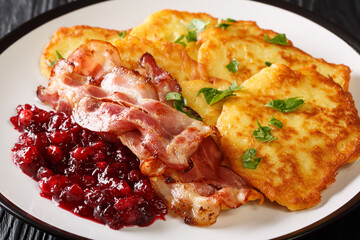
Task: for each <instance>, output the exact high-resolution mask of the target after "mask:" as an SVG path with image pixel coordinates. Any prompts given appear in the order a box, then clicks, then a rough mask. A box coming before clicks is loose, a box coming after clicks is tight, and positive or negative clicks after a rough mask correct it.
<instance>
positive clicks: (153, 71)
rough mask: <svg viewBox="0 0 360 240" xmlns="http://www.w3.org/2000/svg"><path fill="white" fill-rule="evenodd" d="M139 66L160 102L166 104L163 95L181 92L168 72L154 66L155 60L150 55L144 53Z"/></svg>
mask: <svg viewBox="0 0 360 240" xmlns="http://www.w3.org/2000/svg"><path fill="white" fill-rule="evenodd" d="M139 65H140V69H141V68H142V69H144V71H142V72H143V73H144V75H145V76H147V77H149V78H150V80H151V82H152V83H153V84H154V86H155V87H156V91H157V93H158V94H159V99H160V101H162V102H166V99H165V95H166V94H167V93H168V92H180V91H181V87H180V85H179V83H178V82H177V81H176V80H175V79H174V78H173V77H171V75H170V74H169V73H168V72H166V71H164V70H163V69H162V68H159V67H158V65H156V62H155V59H154V57H153V56H152V55H151V54H149V53H144V55H143V56H142V57H141V58H140V61H139Z"/></svg>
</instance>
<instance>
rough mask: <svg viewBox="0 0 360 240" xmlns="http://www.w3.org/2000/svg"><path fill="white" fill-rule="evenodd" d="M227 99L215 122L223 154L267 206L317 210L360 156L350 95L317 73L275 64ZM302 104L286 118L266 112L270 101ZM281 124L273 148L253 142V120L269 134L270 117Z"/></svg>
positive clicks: (359, 134)
mask: <svg viewBox="0 0 360 240" xmlns="http://www.w3.org/2000/svg"><path fill="white" fill-rule="evenodd" d="M243 87H244V88H243V89H242V90H240V91H238V92H237V96H236V97H231V98H229V99H228V100H227V101H226V102H225V103H224V105H223V110H222V112H221V115H220V116H219V119H218V121H217V127H218V129H219V131H220V133H221V147H222V149H223V151H224V153H225V154H226V155H227V157H228V158H229V159H230V161H231V164H232V167H233V169H234V171H236V172H237V173H239V175H240V176H242V177H243V178H244V179H245V180H246V181H247V182H248V183H250V184H251V185H252V186H253V187H255V188H257V189H259V190H260V191H261V192H262V193H263V194H264V195H265V196H266V197H267V198H268V199H270V200H271V201H276V202H278V203H279V204H281V205H284V206H286V207H287V208H288V209H290V210H300V209H304V208H309V207H311V206H314V205H315V204H317V203H319V201H320V199H321V191H322V190H324V189H325V188H326V187H327V186H328V185H329V184H331V183H332V182H334V181H335V176H336V172H337V171H338V169H339V168H340V167H341V166H343V165H344V164H345V163H348V162H351V161H354V160H356V159H357V158H358V157H359V153H360V119H359V117H358V112H357V110H356V108H355V105H354V102H353V99H352V97H351V94H350V93H348V92H345V91H344V90H343V89H342V88H341V87H340V86H339V85H338V84H336V83H335V82H334V81H333V80H332V79H331V78H326V77H324V76H322V75H321V74H319V73H318V72H317V71H316V69H315V66H309V67H306V68H302V69H299V70H297V71H293V70H291V69H290V68H288V67H287V66H285V65H283V64H273V65H272V66H271V67H268V68H265V69H263V70H262V71H260V72H259V73H258V74H256V75H254V76H253V77H251V78H250V79H248V80H247V81H245V82H244V83H243ZM298 96H299V97H302V99H303V100H304V101H305V104H304V105H302V106H301V107H300V108H299V109H297V110H295V111H294V112H289V113H283V112H280V111H278V110H276V109H274V108H270V107H265V106H264V105H265V104H267V103H268V102H269V101H271V100H275V99H286V98H292V97H298ZM272 116H273V117H275V118H276V119H278V120H280V121H281V122H282V123H283V128H282V129H279V128H277V127H275V126H272V125H271V126H270V127H271V128H272V130H271V134H272V135H273V136H274V137H276V138H278V139H277V140H273V141H271V142H269V143H265V142H260V141H259V140H256V139H255V137H254V136H253V134H252V133H253V131H254V130H256V129H258V125H257V122H256V120H258V121H259V123H260V124H261V125H262V126H268V121H269V119H270V118H271V117H272ZM249 148H256V149H257V155H256V158H258V157H259V158H261V161H260V163H259V164H258V166H257V167H256V169H249V168H244V167H243V159H242V157H243V155H244V153H245V151H246V150H247V149H249Z"/></svg>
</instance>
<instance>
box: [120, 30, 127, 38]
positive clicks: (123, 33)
mask: <svg viewBox="0 0 360 240" xmlns="http://www.w3.org/2000/svg"><path fill="white" fill-rule="evenodd" d="M119 36H120V37H121V39H124V38H125V36H126V31H122V32H121V33H119Z"/></svg>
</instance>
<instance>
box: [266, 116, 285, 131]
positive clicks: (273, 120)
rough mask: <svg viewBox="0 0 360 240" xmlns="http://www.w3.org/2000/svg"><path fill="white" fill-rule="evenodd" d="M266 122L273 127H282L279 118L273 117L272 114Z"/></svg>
mask: <svg viewBox="0 0 360 240" xmlns="http://www.w3.org/2000/svg"><path fill="white" fill-rule="evenodd" d="M268 124H269V125H273V126H275V127H278V128H280V129H282V128H283V124H282V122H281V121H280V120H278V119H276V118H274V117H273V116H271V118H270V120H269V121H268Z"/></svg>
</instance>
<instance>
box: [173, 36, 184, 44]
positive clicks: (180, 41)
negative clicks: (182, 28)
mask: <svg viewBox="0 0 360 240" xmlns="http://www.w3.org/2000/svg"><path fill="white" fill-rule="evenodd" d="M184 37H185V36H184V35H181V36H180V37H178V38H177V39H176V40H175V41H174V43H178V44H181V45H183V46H184V47H186V43H185V42H184V41H183V40H184Z"/></svg>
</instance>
